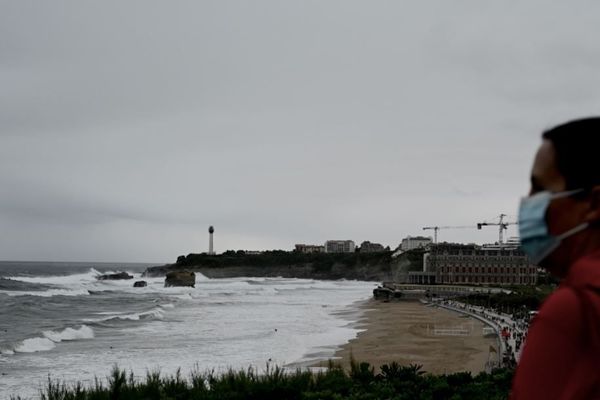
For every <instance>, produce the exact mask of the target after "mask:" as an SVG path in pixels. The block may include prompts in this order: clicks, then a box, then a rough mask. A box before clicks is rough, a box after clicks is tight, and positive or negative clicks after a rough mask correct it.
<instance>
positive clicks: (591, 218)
mask: <svg viewBox="0 0 600 400" xmlns="http://www.w3.org/2000/svg"><path fill="white" fill-rule="evenodd" d="M585 220H586V221H587V222H589V223H592V224H599V223H600V186H594V187H593V188H592V189H591V190H590V195H589V208H588V209H587V211H586V213H585Z"/></svg>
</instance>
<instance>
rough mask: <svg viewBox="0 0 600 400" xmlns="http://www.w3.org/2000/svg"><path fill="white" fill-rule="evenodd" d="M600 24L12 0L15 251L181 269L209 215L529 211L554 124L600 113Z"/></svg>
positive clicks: (403, 223)
mask: <svg viewBox="0 0 600 400" xmlns="http://www.w3.org/2000/svg"><path fill="white" fill-rule="evenodd" d="M598 15H600V3H598V2H594V1H569V2H554V4H551V2H548V1H545V0H544V1H542V0H540V1H533V0H530V1H519V2H516V1H511V2H491V1H481V0H461V1H448V0H439V1H432V0H426V1H424V0H414V1H372V0H369V1H350V0H340V1H321V0H319V1H304V0H303V1H283V0H273V1H258V0H257V1H229V0H227V1H223V0H215V1H189V2H186V1H168V2H167V1H145V0H144V1H127V2H124V1H96V2H82V1H70V2H65V1H52V2H40V1H27V0H18V1H17V0H14V1H7V0H2V1H0V190H1V192H0V227H1V234H2V236H1V240H0V260H66V261H140V262H168V261H172V260H174V259H175V257H176V256H178V255H180V254H187V253H190V252H200V251H205V250H206V247H207V242H208V234H207V228H208V226H209V225H210V224H213V225H215V228H216V236H215V244H216V248H217V251H223V250H226V249H272V248H281V249H291V248H292V247H293V245H294V244H295V243H322V242H324V241H325V240H327V239H353V240H355V241H357V242H361V241H363V240H371V241H376V242H381V243H383V244H384V245H390V246H392V247H395V246H397V245H398V243H399V242H400V241H401V239H402V238H403V237H405V236H407V235H419V234H421V233H423V231H422V230H421V228H422V227H423V226H426V225H474V224H475V223H477V222H481V221H483V220H488V221H494V219H495V217H496V216H497V215H499V214H500V213H506V214H509V215H510V216H511V219H514V218H515V215H516V213H517V204H518V199H519V197H520V196H521V195H523V194H524V193H525V192H526V191H527V186H528V173H529V168H530V166H531V162H532V157H533V153H534V151H535V149H536V147H537V146H538V144H539V141H540V139H539V137H540V133H541V131H542V130H544V129H546V128H549V127H551V126H552V125H554V124H556V123H559V122H562V121H564V120H566V119H570V118H574V117H580V116H587V115H590V114H598V110H599V107H600V90H599V89H600V73H599V72H598V71H600V53H599V52H598V38H599V37H600V25H599V24H598ZM515 233H516V230H515V229H511V230H510V231H509V234H510V235H514V234H515ZM497 235H498V232H497V230H496V229H493V228H488V229H487V230H483V231H477V230H476V229H462V230H447V231H441V232H440V239H441V240H448V241H468V242H478V243H485V242H491V241H494V240H497Z"/></svg>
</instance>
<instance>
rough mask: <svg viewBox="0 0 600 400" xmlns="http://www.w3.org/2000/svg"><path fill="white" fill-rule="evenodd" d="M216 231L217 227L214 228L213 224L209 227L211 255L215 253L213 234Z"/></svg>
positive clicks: (209, 249) (209, 250)
mask: <svg viewBox="0 0 600 400" xmlns="http://www.w3.org/2000/svg"><path fill="white" fill-rule="evenodd" d="M214 233H215V228H213V227H212V226H210V227H209V228H208V235H209V236H208V254H209V255H211V256H212V255H214V254H215V251H214V249H213V234H214Z"/></svg>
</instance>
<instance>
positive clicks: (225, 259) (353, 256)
mask: <svg viewBox="0 0 600 400" xmlns="http://www.w3.org/2000/svg"><path fill="white" fill-rule="evenodd" d="M391 261H392V252H391V251H385V252H381V253H312V254H304V253H299V252H296V251H283V250H272V251H265V252H264V253H261V254H246V253H245V252H244V251H243V250H239V251H233V250H228V251H226V252H225V253H223V254H221V255H208V254H206V253H202V254H188V255H187V256H179V257H177V263H176V264H175V265H176V266H177V267H197V266H202V267H209V268H221V267H232V266H256V267H272V266H281V265H303V264H314V265H315V266H316V268H321V269H327V268H331V266H333V265H334V264H344V265H347V266H355V265H366V264H389V263H390V262H391Z"/></svg>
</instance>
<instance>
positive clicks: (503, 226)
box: [477, 214, 519, 244]
mask: <svg viewBox="0 0 600 400" xmlns="http://www.w3.org/2000/svg"><path fill="white" fill-rule="evenodd" d="M504 217H508V215H506V214H500V216H499V217H498V218H499V219H498V222H480V223H478V224H477V229H479V230H481V228H482V227H484V226H498V227H499V230H500V235H499V238H498V243H499V244H503V243H504V231H505V230H507V229H508V226H509V225H519V223H518V222H504Z"/></svg>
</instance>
